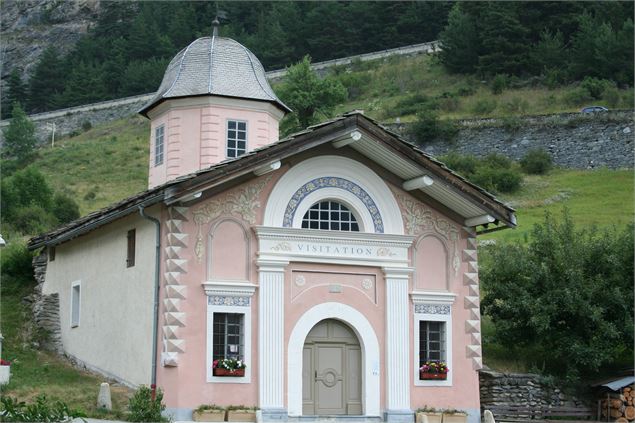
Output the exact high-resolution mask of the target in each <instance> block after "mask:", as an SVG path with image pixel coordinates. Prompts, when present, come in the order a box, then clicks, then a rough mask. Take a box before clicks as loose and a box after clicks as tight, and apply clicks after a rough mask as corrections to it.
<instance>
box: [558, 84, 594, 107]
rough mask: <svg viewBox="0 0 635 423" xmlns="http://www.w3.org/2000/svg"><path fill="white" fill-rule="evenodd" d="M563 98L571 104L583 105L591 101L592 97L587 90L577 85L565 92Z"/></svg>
mask: <svg viewBox="0 0 635 423" xmlns="http://www.w3.org/2000/svg"><path fill="white" fill-rule="evenodd" d="M563 100H564V102H565V103H566V104H567V105H569V106H582V105H584V104H585V103H587V102H589V101H591V100H592V97H591V95H590V94H589V92H588V91H587V90H585V89H584V88H582V87H577V88H574V89H572V90H570V91H569V92H567V93H566V94H564V97H563Z"/></svg>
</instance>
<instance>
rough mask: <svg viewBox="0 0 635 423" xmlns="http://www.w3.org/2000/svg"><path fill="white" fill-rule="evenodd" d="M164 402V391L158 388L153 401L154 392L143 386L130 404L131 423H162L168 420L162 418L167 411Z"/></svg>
mask: <svg viewBox="0 0 635 423" xmlns="http://www.w3.org/2000/svg"><path fill="white" fill-rule="evenodd" d="M162 401H163V391H161V389H158V388H157V391H156V395H155V398H154V400H152V390H151V389H150V388H149V387H147V386H141V387H140V388H139V389H137V391H136V392H135V393H134V395H133V396H132V398H130V401H129V403H128V411H129V412H130V414H129V415H128V421H129V422H162V421H167V419H166V418H165V417H163V416H161V412H162V411H163V410H165V404H163V403H162Z"/></svg>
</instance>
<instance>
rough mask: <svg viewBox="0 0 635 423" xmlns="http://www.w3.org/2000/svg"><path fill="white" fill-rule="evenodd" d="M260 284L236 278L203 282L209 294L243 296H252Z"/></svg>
mask: <svg viewBox="0 0 635 423" xmlns="http://www.w3.org/2000/svg"><path fill="white" fill-rule="evenodd" d="M257 287H258V285H254V284H253V283H251V282H249V281H242V282H237V281H234V280H231V281H229V280H220V279H216V280H211V281H207V282H203V289H204V290H205V294H206V295H207V296H213V295H219V296H243V297H251V296H252V295H254V292H256V288H257Z"/></svg>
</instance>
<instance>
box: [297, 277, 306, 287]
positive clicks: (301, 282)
mask: <svg viewBox="0 0 635 423" xmlns="http://www.w3.org/2000/svg"><path fill="white" fill-rule="evenodd" d="M295 284H296V286H304V285H305V284H306V278H305V277H304V276H302V275H298V276H296V277H295Z"/></svg>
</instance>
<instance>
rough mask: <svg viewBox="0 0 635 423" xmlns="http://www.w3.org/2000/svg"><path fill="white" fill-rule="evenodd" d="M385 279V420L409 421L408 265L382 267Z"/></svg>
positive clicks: (410, 415) (411, 414) (409, 270)
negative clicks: (406, 266) (402, 266)
mask: <svg viewBox="0 0 635 423" xmlns="http://www.w3.org/2000/svg"><path fill="white" fill-rule="evenodd" d="M383 270H384V275H385V279H386V363H390V365H387V366H385V368H386V382H387V386H386V388H387V389H386V400H387V404H386V405H387V407H386V421H390V422H395V421H396V422H405V421H408V422H411V421H412V418H413V412H412V410H411V409H410V371H409V369H410V319H409V315H408V306H409V303H408V282H409V277H410V274H411V273H412V269H411V268H386V267H385V268H384V269H383Z"/></svg>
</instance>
